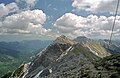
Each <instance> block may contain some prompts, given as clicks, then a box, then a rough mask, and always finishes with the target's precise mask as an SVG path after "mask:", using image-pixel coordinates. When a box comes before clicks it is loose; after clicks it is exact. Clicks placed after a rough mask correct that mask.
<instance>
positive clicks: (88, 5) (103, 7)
mask: <svg viewBox="0 0 120 78" xmlns="http://www.w3.org/2000/svg"><path fill="white" fill-rule="evenodd" d="M116 5H117V0H73V3H72V6H73V7H74V8H76V9H79V10H85V11H90V12H93V13H98V12H101V13H102V12H109V13H114V12H115V8H116ZM119 12H120V8H119Z"/></svg>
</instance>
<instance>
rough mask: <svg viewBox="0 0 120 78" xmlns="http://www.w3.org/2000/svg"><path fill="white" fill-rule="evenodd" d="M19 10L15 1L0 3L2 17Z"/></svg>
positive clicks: (0, 15)
mask: <svg viewBox="0 0 120 78" xmlns="http://www.w3.org/2000/svg"><path fill="white" fill-rule="evenodd" d="M18 10H19V7H18V6H17V4H16V3H15V2H12V3H9V4H7V5H5V4H4V3H1V4H0V17H3V16H5V15H8V14H9V13H11V12H16V11H18Z"/></svg>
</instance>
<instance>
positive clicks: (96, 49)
mask: <svg viewBox="0 0 120 78" xmlns="http://www.w3.org/2000/svg"><path fill="white" fill-rule="evenodd" d="M83 46H84V47H87V48H88V49H89V50H90V51H91V52H92V53H94V54H95V55H97V56H98V57H101V58H103V57H106V56H109V55H111V54H110V53H109V52H107V50H106V49H105V48H103V47H102V46H101V45H100V44H99V43H97V42H86V43H83Z"/></svg>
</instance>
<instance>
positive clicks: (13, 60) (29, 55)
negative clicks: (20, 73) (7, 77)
mask: <svg viewBox="0 0 120 78" xmlns="http://www.w3.org/2000/svg"><path fill="white" fill-rule="evenodd" d="M51 42H52V41H48V40H44V41H41V40H29V41H28V40H24V41H21V42H0V77H1V76H2V75H3V74H5V73H6V72H7V71H13V70H15V69H16V68H17V67H18V66H19V65H20V64H21V63H23V62H28V61H30V60H31V59H33V58H34V57H33V56H34V55H36V54H37V53H39V52H40V51H41V50H42V49H44V48H45V47H47V46H48V45H49V44H50V43H51Z"/></svg>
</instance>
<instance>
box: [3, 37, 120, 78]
mask: <svg viewBox="0 0 120 78" xmlns="http://www.w3.org/2000/svg"><path fill="white" fill-rule="evenodd" d="M78 41H79V40H78ZM109 57H111V54H110V53H109V52H107V50H106V49H105V48H104V47H102V46H101V45H100V44H99V43H97V42H94V41H87V42H84V43H79V42H75V41H74V40H71V39H69V38H67V37H66V36H64V35H62V36H60V37H58V38H57V39H56V40H54V41H53V43H52V44H50V45H49V46H48V47H47V48H45V49H44V50H42V51H41V52H39V53H38V54H37V55H36V58H35V59H34V60H32V61H31V62H29V63H27V64H22V65H21V66H20V67H19V68H18V69H17V70H15V71H14V72H12V73H11V74H10V73H8V74H6V75H5V76H4V78H5V77H8V78H111V77H112V76H116V75H118V74H119V70H117V71H116V70H115V69H114V67H115V66H113V67H112V68H113V69H114V70H113V69H107V68H106V67H107V66H106V67H105V65H104V64H105V63H111V64H110V65H112V64H114V63H115V62H111V61H110V60H113V58H114V59H115V57H117V58H118V59H119V58H120V57H119V56H112V57H113V58H111V59H109V61H110V62H107V60H105V61H104V59H107V58H109ZM118 59H116V60H115V61H116V62H117V65H118V64H119V63H120V62H119V61H118ZM102 60H103V61H104V62H103V61H102ZM106 65H109V64H106ZM115 68H116V69H117V66H116V67H115Z"/></svg>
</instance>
